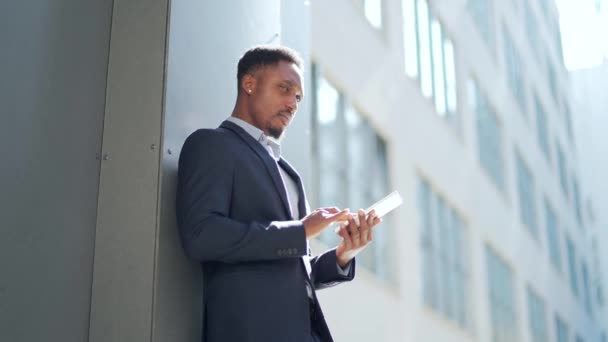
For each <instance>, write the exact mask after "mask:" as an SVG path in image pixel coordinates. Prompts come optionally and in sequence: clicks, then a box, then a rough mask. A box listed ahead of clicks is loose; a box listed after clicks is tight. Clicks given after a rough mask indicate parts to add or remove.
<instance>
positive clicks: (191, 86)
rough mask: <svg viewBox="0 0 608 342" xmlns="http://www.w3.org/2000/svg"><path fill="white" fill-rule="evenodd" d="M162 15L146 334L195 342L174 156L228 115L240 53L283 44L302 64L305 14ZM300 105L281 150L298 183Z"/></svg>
mask: <svg viewBox="0 0 608 342" xmlns="http://www.w3.org/2000/svg"><path fill="white" fill-rule="evenodd" d="M170 13H171V17H170V24H169V36H168V54H167V74H166V75H167V77H166V90H165V97H166V102H165V116H164V130H163V154H162V182H161V186H162V191H161V199H160V223H159V233H158V234H159V235H158V250H157V254H156V273H155V274H156V275H155V289H156V290H155V307H154V328H153V331H154V340H155V341H198V340H199V339H200V329H201V320H202V312H201V304H202V302H201V299H202V292H201V286H202V285H201V274H200V267H199V266H198V265H197V264H195V263H193V262H191V261H189V260H187V259H186V257H185V255H184V253H183V251H182V248H181V245H180V241H179V238H178V234H177V227H176V222H175V185H176V174H177V161H178V158H179V152H180V149H181V146H182V144H183V142H184V140H185V139H186V137H187V136H188V135H189V134H190V133H192V132H193V131H195V130H196V129H198V128H203V127H206V128H208V127H217V126H218V125H219V124H220V123H221V122H222V121H223V120H224V119H225V118H227V117H228V116H229V115H230V113H231V112H232V109H233V106H234V101H235V99H236V90H237V83H236V65H237V62H238V59H239V58H240V57H241V55H242V54H243V52H244V51H245V50H246V49H248V48H249V47H251V46H253V45H256V44H268V43H281V42H282V41H283V42H284V43H285V44H289V45H290V46H292V47H294V48H296V49H298V50H300V51H303V52H305V54H304V57H305V58H306V59H307V60H308V57H307V52H308V33H307V28H308V11H307V7H306V5H304V2H293V1H279V0H263V1H255V2H251V1H247V0H239V1H227V2H223V1H213V2H200V1H195V0H183V1H173V2H172V3H171V10H170ZM307 103H308V102H305V103H304V104H303V105H302V107H300V110H299V114H298V117H297V119H296V121H295V122H294V124H293V127H290V129H289V132H288V135H289V137H288V139H287V140H286V143H285V145H286V146H285V149H286V152H285V153H286V154H287V155H288V156H290V152H292V153H293V156H294V158H292V159H293V161H294V163H295V164H296V166H302V169H303V170H304V171H303V173H304V174H305V175H307V173H308V171H306V169H307V165H308V164H307V160H309V155H310V153H309V148H308V147H307V148H304V149H302V148H301V146H310V144H309V140H308V139H309V138H308V134H309V129H308V128H309V126H310V124H309V122H310V116H309V113H308V112H309V111H308V107H309V105H308V104H307ZM287 141H289V143H287ZM298 147H299V148H298Z"/></svg>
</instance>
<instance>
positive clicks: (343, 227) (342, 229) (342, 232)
mask: <svg viewBox="0 0 608 342" xmlns="http://www.w3.org/2000/svg"><path fill="white" fill-rule="evenodd" d="M339 235H340V236H341V237H342V241H343V242H344V247H346V250H350V249H351V248H352V245H353V241H352V239H351V237H350V234H349V233H348V229H347V228H346V225H340V231H339Z"/></svg>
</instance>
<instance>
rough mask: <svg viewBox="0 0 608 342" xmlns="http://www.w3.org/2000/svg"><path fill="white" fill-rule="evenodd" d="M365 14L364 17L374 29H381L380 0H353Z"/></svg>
mask: <svg viewBox="0 0 608 342" xmlns="http://www.w3.org/2000/svg"><path fill="white" fill-rule="evenodd" d="M354 1H355V4H356V5H357V6H358V7H359V8H360V10H361V11H362V12H363V14H364V15H365V19H367V21H368V22H369V24H370V25H371V26H372V27H373V28H375V29H378V30H380V29H382V25H383V24H382V0H354Z"/></svg>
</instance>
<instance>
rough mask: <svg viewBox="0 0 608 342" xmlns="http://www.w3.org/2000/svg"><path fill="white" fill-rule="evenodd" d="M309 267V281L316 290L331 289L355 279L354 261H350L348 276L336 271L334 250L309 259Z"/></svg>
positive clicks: (336, 264) (336, 261)
mask: <svg viewBox="0 0 608 342" xmlns="http://www.w3.org/2000/svg"><path fill="white" fill-rule="evenodd" d="M310 265H311V268H312V272H311V280H312V282H313V285H314V286H315V289H317V290H322V289H325V288H328V287H332V286H335V285H338V284H340V283H343V282H347V281H351V280H353V279H354V278H355V259H353V260H352V261H351V264H350V267H349V270H348V274H343V273H341V272H340V271H339V270H338V267H339V266H338V260H337V258H336V249H335V248H334V249H330V250H328V251H326V252H325V253H323V254H321V255H319V256H316V257H314V258H311V259H310Z"/></svg>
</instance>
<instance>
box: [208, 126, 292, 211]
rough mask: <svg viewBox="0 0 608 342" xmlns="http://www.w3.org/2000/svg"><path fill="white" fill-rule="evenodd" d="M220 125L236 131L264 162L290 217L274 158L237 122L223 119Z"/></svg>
mask: <svg viewBox="0 0 608 342" xmlns="http://www.w3.org/2000/svg"><path fill="white" fill-rule="evenodd" d="M220 127H222V128H226V129H229V130H231V131H233V132H234V133H236V135H238V136H239V137H240V138H241V139H242V140H243V141H245V143H247V145H248V146H249V147H250V148H251V149H252V150H253V151H254V152H255V153H256V154H257V155H258V157H260V159H261V160H262V162H263V163H264V166H265V167H266V171H268V173H269V174H270V178H271V179H272V183H273V184H274V187H275V189H276V190H277V192H278V193H279V197H280V198H281V202H283V209H284V210H285V213H286V214H287V217H289V218H290V219H291V209H290V208H289V202H288V201H287V193H286V190H285V186H284V185H283V180H282V179H281V174H280V173H279V168H278V166H277V163H276V162H275V160H274V159H272V157H271V156H270V154H269V153H268V151H267V150H266V149H265V148H264V147H263V146H262V144H260V142H259V141H257V140H255V139H254V138H253V137H252V136H251V135H250V134H249V133H247V132H246V131H245V130H244V129H242V128H241V127H239V126H238V125H237V124H235V123H232V122H230V121H224V122H222V124H221V125H220Z"/></svg>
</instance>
